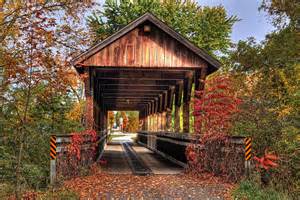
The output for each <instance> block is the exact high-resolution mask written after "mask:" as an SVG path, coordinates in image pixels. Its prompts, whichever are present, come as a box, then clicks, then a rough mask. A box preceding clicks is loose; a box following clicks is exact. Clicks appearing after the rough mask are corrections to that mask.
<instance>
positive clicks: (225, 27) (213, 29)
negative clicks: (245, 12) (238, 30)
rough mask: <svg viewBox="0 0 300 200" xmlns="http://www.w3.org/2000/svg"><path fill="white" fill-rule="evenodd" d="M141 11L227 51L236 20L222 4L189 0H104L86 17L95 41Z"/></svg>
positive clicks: (200, 43) (195, 39)
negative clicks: (209, 4)
mask: <svg viewBox="0 0 300 200" xmlns="http://www.w3.org/2000/svg"><path fill="white" fill-rule="evenodd" d="M145 12H151V13H153V14H154V15H156V16H157V17H158V18H160V19H161V20H162V21H164V22H166V23H167V24H168V25H169V26H171V27H172V28H173V29H174V30H175V31H177V32H179V33H180V34H182V35H184V36H185V37H187V38H188V39H189V40H191V41H192V42H194V43H195V44H196V45H197V46H199V47H201V48H204V49H206V50H207V51H209V52H210V53H213V52H215V51H221V52H224V53H225V52H227V50H228V48H229V47H230V44H231V42H230V33H231V29H232V26H233V24H234V23H235V22H236V21H237V20H238V19H237V18H236V17H235V16H228V15H227V14H226V11H225V9H224V8H223V7H222V6H217V7H201V6H199V5H198V4H197V3H196V2H194V1H191V0H188V1H160V0H149V1H139V0H134V1H132V0H121V1H113V0H107V1H105V3H104V10H103V11H98V12H95V13H93V15H92V16H90V17H89V18H88V19H89V26H90V29H91V31H92V32H93V33H94V38H95V41H99V40H103V39H104V38H106V37H108V36H110V35H111V34H113V33H114V32H116V31H117V30H119V29H120V28H122V27H124V26H125V25H127V24H128V23H129V22H131V21H132V20H134V19H136V18H138V17H139V16H141V15H142V14H144V13H145Z"/></svg>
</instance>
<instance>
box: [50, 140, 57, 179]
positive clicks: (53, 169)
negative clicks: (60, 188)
mask: <svg viewBox="0 0 300 200" xmlns="http://www.w3.org/2000/svg"><path fill="white" fill-rule="evenodd" d="M55 178H56V136H55V135H51V137H50V184H54V183H55Z"/></svg>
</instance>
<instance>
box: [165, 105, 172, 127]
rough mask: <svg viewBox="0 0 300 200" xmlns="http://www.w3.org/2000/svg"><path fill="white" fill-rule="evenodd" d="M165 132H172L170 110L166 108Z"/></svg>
mask: <svg viewBox="0 0 300 200" xmlns="http://www.w3.org/2000/svg"><path fill="white" fill-rule="evenodd" d="M166 130H167V131H169V132H171V131H172V110H171V109H170V108H167V112H166Z"/></svg>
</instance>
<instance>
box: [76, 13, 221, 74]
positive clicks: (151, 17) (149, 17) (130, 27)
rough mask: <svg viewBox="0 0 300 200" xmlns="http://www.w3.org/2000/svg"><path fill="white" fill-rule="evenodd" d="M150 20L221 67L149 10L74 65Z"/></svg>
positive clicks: (84, 53) (80, 57) (79, 58)
mask: <svg viewBox="0 0 300 200" xmlns="http://www.w3.org/2000/svg"><path fill="white" fill-rule="evenodd" d="M146 21H150V22H152V23H153V24H154V25H156V26H157V27H158V28H159V29H161V30H162V31H164V32H165V33H167V34H168V35H169V36H171V37H172V38H174V39H175V40H177V41H178V42H179V43H181V44H183V45H184V46H186V47H187V48H188V49H189V50H191V51H192V52H194V53H195V54H196V55H198V56H199V57H201V58H202V59H203V60H205V61H206V62H208V63H209V65H211V66H213V67H215V68H217V69H218V68H219V67H220V66H221V63H220V62H219V61H218V60H217V59H216V58H214V57H212V56H210V55H209V54H208V53H207V52H206V51H205V50H203V49H201V48H199V47H197V46H195V45H194V44H193V43H191V42H190V41H189V40H188V39H186V38H185V37H183V36H182V35H180V34H179V33H177V32H176V31H174V30H173V29H172V28H170V27H169V26H168V25H166V24H165V23H164V22H162V21H161V20H159V19H158V18H157V17H155V16H154V15H152V14H151V13H149V12H147V13H145V14H144V15H142V16H140V17H139V18H137V19H136V20H134V21H132V22H131V23H129V24H128V25H126V26H125V27H123V28H122V29H120V30H119V31H117V32H116V33H114V34H112V35H111V36H109V37H107V38H106V39H104V40H102V41H101V42H99V43H98V44H96V45H94V46H92V47H91V48H89V49H88V50H87V51H85V52H83V53H81V54H79V55H78V56H76V57H75V58H74V59H73V60H72V63H73V65H74V66H76V65H79V64H80V63H81V62H82V61H84V60H85V59H87V58H89V57H90V56H92V55H94V54H95V53H97V52H98V51H100V50H101V49H103V48H104V47H106V46H108V45H109V44H111V43H112V42H114V41H116V40H117V39H119V38H121V37H122V36H124V35H125V34H126V33H128V32H130V31H131V30H133V29H135V28H136V27H137V26H139V25H140V24H142V23H144V22H146Z"/></svg>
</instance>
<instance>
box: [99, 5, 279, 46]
mask: <svg viewBox="0 0 300 200" xmlns="http://www.w3.org/2000/svg"><path fill="white" fill-rule="evenodd" d="M104 1H105V0H98V1H97V2H99V3H100V4H101V5H103V2H104ZM196 1H197V2H198V4H199V5H200V6H201V5H202V6H218V5H222V6H224V7H225V9H226V11H227V13H228V15H236V16H237V17H238V18H239V19H240V21H238V22H236V23H235V25H234V26H233V30H232V34H231V39H232V40H233V41H234V42H238V41H239V40H245V39H247V38H248V37H255V38H256V40H257V41H261V40H263V39H264V38H265V35H266V34H267V33H270V32H271V31H272V30H274V28H273V26H272V25H271V23H270V18H269V17H268V16H267V13H265V12H263V11H258V7H259V6H260V4H261V0H196Z"/></svg>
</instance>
